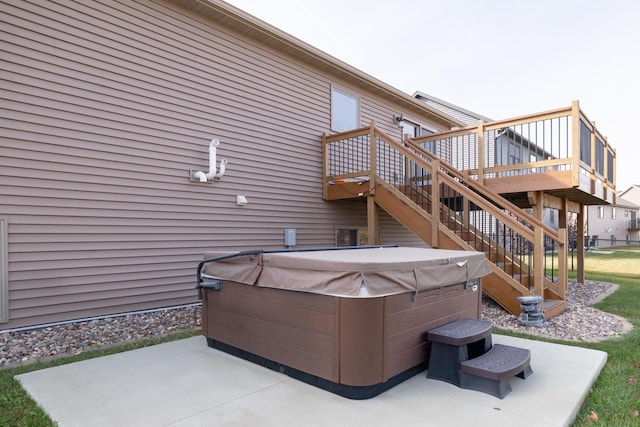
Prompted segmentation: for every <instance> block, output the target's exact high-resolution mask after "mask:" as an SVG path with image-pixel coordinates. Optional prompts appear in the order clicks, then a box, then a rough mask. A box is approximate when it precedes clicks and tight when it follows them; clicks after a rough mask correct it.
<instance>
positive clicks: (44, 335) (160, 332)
mask: <svg viewBox="0 0 640 427" xmlns="http://www.w3.org/2000/svg"><path fill="white" fill-rule="evenodd" d="M615 289H617V286H616V285H612V284H610V283H602V282H593V281H587V282H586V283H585V284H579V283H576V282H575V281H570V282H569V292H568V298H567V309H566V311H565V312H564V313H563V314H561V315H558V316H556V317H554V318H553V319H551V320H550V321H548V322H547V324H546V325H545V326H542V327H533V326H523V325H520V324H519V323H518V320H517V316H514V315H512V314H509V313H508V312H506V311H505V310H503V309H502V308H501V307H500V306H498V305H497V304H495V303H494V302H493V301H491V300H489V299H487V298H483V303H482V317H483V318H484V319H487V320H491V321H493V322H494V324H495V326H496V327H498V328H502V329H510V330H516V331H519V332H524V333H528V334H534V335H539V336H544V337H548V338H557V339H561V340H573V341H600V340H604V339H608V338H612V337H617V336H620V335H621V334H623V333H624V332H625V331H626V330H628V329H629V328H630V326H629V324H628V323H627V322H626V321H624V319H621V318H619V317H617V316H614V315H612V314H609V313H604V312H602V311H599V310H596V309H595V308H593V307H591V306H590V304H591V303H593V302H594V301H596V300H598V299H599V298H603V297H604V296H606V295H609V294H610V293H611V292H613V291H614V290H615ZM200 313H201V307H200V305H191V306H186V307H180V308H171V309H163V310H157V311H151V312H144V313H135V314H129V315H126V316H113V317H108V318H103V319H94V320H88V321H82V322H75V323H68V324H62V325H56V326H47V327H42V328H37V329H28V330H21V331H11V332H3V333H0V367H9V366H16V365H19V364H22V363H32V362H34V361H37V360H47V359H50V358H52V357H60V356H64V355H74V354H79V353H82V352H84V351H87V350H90V349H96V348H104V347H109V346H113V345H117V344H123V343H127V342H132V341H139V340H145V339H149V338H157V337H162V336H165V335H168V334H170V333H173V332H177V331H181V330H192V329H199V328H200Z"/></svg>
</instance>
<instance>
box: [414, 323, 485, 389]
mask: <svg viewBox="0 0 640 427" xmlns="http://www.w3.org/2000/svg"><path fill="white" fill-rule="evenodd" d="M492 331H493V323H491V322H489V321H487V320H476V319H460V320H456V321H454V322H451V323H447V324H446V325H443V326H440V327H439V328H436V329H432V330H430V331H429V332H428V334H427V339H428V340H429V341H431V355H430V357H429V370H428V371H427V378H431V379H436V380H441V381H446V382H449V383H451V384H454V385H457V386H460V363H461V362H463V361H466V360H469V359H473V358H476V357H478V356H481V355H483V354H485V353H486V352H488V351H489V350H490V349H491V332H492Z"/></svg>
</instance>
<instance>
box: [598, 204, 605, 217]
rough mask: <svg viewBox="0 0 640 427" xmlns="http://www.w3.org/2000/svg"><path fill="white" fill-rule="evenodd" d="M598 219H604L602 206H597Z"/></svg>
mask: <svg viewBox="0 0 640 427" xmlns="http://www.w3.org/2000/svg"><path fill="white" fill-rule="evenodd" d="M598 218H604V206H598Z"/></svg>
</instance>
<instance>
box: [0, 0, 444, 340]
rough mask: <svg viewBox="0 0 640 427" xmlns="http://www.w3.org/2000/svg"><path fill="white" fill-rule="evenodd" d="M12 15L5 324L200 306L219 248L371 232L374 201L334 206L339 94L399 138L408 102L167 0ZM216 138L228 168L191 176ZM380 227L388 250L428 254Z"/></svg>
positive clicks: (317, 241) (5, 86) (4, 71)
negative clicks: (325, 187)
mask: <svg viewBox="0 0 640 427" xmlns="http://www.w3.org/2000/svg"><path fill="white" fill-rule="evenodd" d="M0 8H1V10H2V13H0V27H1V31H2V33H3V40H2V41H0V46H2V50H3V60H2V63H1V64H0V84H1V85H2V86H1V90H2V93H1V95H0V102H1V103H2V108H1V112H0V120H1V123H2V128H3V131H2V134H1V135H0V150H1V153H2V154H1V155H0V176H1V178H0V179H1V183H0V196H1V198H2V204H1V205H0V220H1V221H4V224H5V226H6V229H7V231H6V236H7V237H6V240H7V242H6V250H5V252H6V253H5V255H6V257H7V260H8V261H7V262H6V268H5V269H6V273H7V274H6V276H7V280H5V283H4V289H3V290H1V291H0V294H1V295H0V298H2V303H3V304H4V307H5V310H4V313H3V314H2V313H0V317H2V315H4V319H0V322H2V323H0V329H9V328H15V327H21V326H26V325H36V324H43V323H49V322H58V321H66V320H71V319H79V318H85V317H89V316H99V315H106V314H114V313H120V312H127V311H133V310H142V309H151V308H158V307H167V306H174V305H180V304H187V303H193V302H196V301H197V296H196V292H195V289H194V288H195V267H196V264H197V262H198V261H200V260H201V259H202V254H203V253H204V252H205V251H207V250H212V249H231V250H240V249H248V248H284V238H283V233H284V231H283V230H284V229H285V228H295V229H296V230H297V233H296V238H297V247H321V246H333V245H334V243H335V229H336V227H337V226H341V225H343V224H349V225H356V226H361V227H366V226H367V218H366V205H365V204H354V203H339V202H338V203H328V202H325V201H323V200H322V161H321V159H322V154H321V135H322V133H323V132H327V133H331V128H330V117H331V114H330V113H331V105H330V97H331V88H332V87H339V88H341V89H342V90H345V91H347V92H349V93H350V94H353V95H355V96H357V97H358V98H359V102H360V122H361V124H362V125H366V124H368V123H369V121H371V120H375V121H376V123H377V125H378V126H379V127H381V128H382V129H383V130H385V131H387V132H389V134H395V133H394V132H396V131H397V128H396V127H395V124H394V123H393V122H392V113H396V112H402V109H401V106H399V105H395V104H394V101H392V100H387V99H385V98H383V97H381V96H379V95H376V94H374V93H368V92H366V91H363V89H362V88H361V87H359V86H354V85H352V84H350V83H349V82H348V81H342V80H339V79H337V78H335V77H332V74H331V73H330V72H329V71H327V70H320V69H313V68H310V67H309V66H308V65H307V64H305V63H302V62H300V61H299V60H296V59H294V58H293V57H290V56H287V55H286V54H284V53H281V52H279V51H276V50H275V49H274V48H272V47H269V46H267V45H261V44H259V43H258V42H256V41H255V40H252V39H250V38H248V36H245V35H241V34H240V33H237V32H234V31H233V30H231V29H228V28H226V27H223V26H221V25H214V24H213V22H212V21H210V20H208V19H207V18H205V17H204V16H203V15H199V14H198V13H196V12H194V11H191V10H187V9H184V8H182V7H181V6H179V5H176V4H174V3H172V2H168V1H162V0H160V1H150V0H148V1H147V0H140V1H127V2H112V1H107V0H105V1H84V2H79V3H68V2H56V1H52V2H46V3H45V2H36V3H27V2H12V1H8V2H0ZM408 98H409V97H408ZM425 114H426V113H425ZM414 115H415V112H414ZM430 117H431V116H429V115H428V114H426V115H425V117H422V118H421V119H422V120H423V121H424V122H425V123H428V124H430V126H432V127H433V128H438V124H435V123H430V121H429V120H430ZM212 138H218V139H219V140H220V142H221V144H220V146H219V147H218V152H217V157H218V160H220V159H227V160H228V164H227V170H226V174H225V175H224V176H223V177H222V179H221V180H220V181H219V182H214V183H199V182H192V181H190V179H189V176H190V170H205V171H206V170H207V169H208V158H209V156H208V144H209V141H210V140H211V139H212ZM237 195H244V196H245V197H246V198H247V200H248V204H247V205H246V206H237V205H236V196H237ZM383 218H384V221H382V230H381V232H380V234H381V236H382V243H396V242H404V243H410V242H413V243H416V244H421V243H420V241H419V240H417V238H416V237H415V236H414V235H412V234H411V233H410V232H408V231H407V230H405V229H404V228H402V227H401V226H400V225H399V224H398V223H397V222H396V221H395V220H393V219H392V218H390V217H386V216H383ZM2 246H3V245H0V248H1V247H2ZM0 259H2V257H0ZM0 270H1V269H0ZM0 273H2V271H0ZM0 276H2V275H1V274H0Z"/></svg>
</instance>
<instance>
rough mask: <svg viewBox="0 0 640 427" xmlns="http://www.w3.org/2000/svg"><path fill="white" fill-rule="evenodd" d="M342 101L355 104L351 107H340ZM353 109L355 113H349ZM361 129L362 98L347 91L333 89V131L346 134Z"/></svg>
mask: <svg viewBox="0 0 640 427" xmlns="http://www.w3.org/2000/svg"><path fill="white" fill-rule="evenodd" d="M341 100H342V101H353V103H352V104H350V105H340V104H339V103H340V101H341ZM351 109H353V111H348V110H351ZM347 114H348V115H347ZM349 116H350V117H349ZM359 127H360V98H358V97H357V96H356V95H354V94H353V93H350V92H348V91H346V90H343V89H340V88H337V87H331V130H333V131H335V132H344V131H349V130H353V129H357V128H359Z"/></svg>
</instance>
